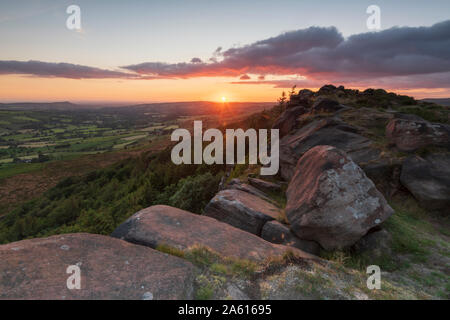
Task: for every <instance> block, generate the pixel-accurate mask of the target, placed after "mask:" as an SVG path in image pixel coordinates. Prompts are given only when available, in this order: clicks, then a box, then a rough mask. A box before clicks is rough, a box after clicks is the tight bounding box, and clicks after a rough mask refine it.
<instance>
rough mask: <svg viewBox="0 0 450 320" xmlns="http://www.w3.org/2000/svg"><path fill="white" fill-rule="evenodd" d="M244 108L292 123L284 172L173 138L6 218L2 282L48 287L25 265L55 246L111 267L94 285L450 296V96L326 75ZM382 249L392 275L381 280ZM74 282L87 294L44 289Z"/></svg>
mask: <svg viewBox="0 0 450 320" xmlns="http://www.w3.org/2000/svg"><path fill="white" fill-rule="evenodd" d="M137 108H141V106H139V107H137ZM263 109H265V108H263ZM168 112H169V111H168ZM230 119H231V118H230ZM230 119H229V122H228V123H227V124H226V125H224V126H223V127H222V129H224V128H225V127H226V128H238V127H239V128H255V129H262V128H265V129H271V128H276V129H279V130H280V137H281V140H280V171H279V173H278V174H277V175H276V176H273V177H266V176H260V175H259V169H260V165H245V164H242V165H241V164H240V165H213V166H208V165H196V166H190V165H181V166H176V165H174V164H173V163H172V162H171V161H170V148H167V149H165V150H163V151H157V152H155V151H154V150H151V151H148V152H143V153H140V154H139V156H137V157H132V158H129V159H123V160H121V161H120V162H119V163H116V164H113V165H111V166H108V167H106V168H98V169H96V170H95V171H92V172H89V173H87V172H86V174H83V175H77V176H70V177H67V178H65V179H64V180H62V181H60V182H59V183H58V184H57V185H56V186H55V187H53V188H50V189H49V190H48V191H46V192H45V193H43V194H42V195H39V196H37V197H36V198H34V199H32V200H30V201H28V202H26V203H24V204H22V205H20V206H19V207H17V208H15V209H14V210H12V211H10V212H9V213H8V214H6V215H5V216H4V217H3V218H2V219H1V220H0V243H3V244H4V245H2V246H0V255H1V257H2V259H0V271H1V272H10V273H13V274H15V276H14V279H13V280H12V282H11V283H14V286H11V284H10V282H8V281H4V280H1V279H0V289H3V290H0V292H6V293H0V297H18V296H26V297H33V296H35V295H36V293H33V292H32V291H31V290H30V284H29V283H32V284H33V283H34V282H33V281H36V283H37V281H39V279H37V278H33V277H32V276H31V278H29V279H28V280H27V281H23V280H21V279H22V278H21V276H20V274H17V271H15V270H17V268H19V267H26V268H31V269H32V270H34V272H35V273H36V274H39V273H40V272H42V271H43V270H42V269H40V268H41V267H40V266H39V265H36V264H35V263H34V262H35V261H36V259H39V258H42V257H43V259H44V260H45V261H48V262H49V263H50V264H51V265H52V268H54V270H55V272H57V271H56V270H58V268H59V264H62V265H64V263H69V261H71V260H72V259H73V258H74V257H83V259H84V260H83V264H82V265H83V266H84V267H86V268H88V269H89V270H91V273H90V274H89V277H91V279H92V281H94V279H96V278H99V279H102V280H103V282H102V283H103V284H99V285H98V286H96V287H92V288H88V289H89V290H91V293H92V295H93V296H94V297H96V298H132V299H136V298H138V299H139V298H146V297H149V296H151V297H152V298H155V299H193V298H196V299H230V298H231V299H249V298H251V299H449V298H450V281H449V280H450V272H449V269H448V265H450V261H449V250H450V248H449V244H450V242H449V237H450V232H449V230H450V221H449V216H448V208H449V207H450V172H449V171H448V168H450V126H449V123H450V108H448V107H445V106H442V105H438V104H435V103H431V102H424V101H417V100H415V99H413V98H411V97H407V96H400V95H396V94H394V93H389V92H386V91H385V90H382V89H376V90H375V89H368V90H365V91H363V92H360V91H358V90H350V89H345V88H344V87H342V86H341V87H335V86H332V85H327V86H324V87H322V88H321V89H320V90H318V91H317V92H312V91H310V90H306V89H305V90H300V92H298V93H296V94H294V95H292V96H291V97H290V100H289V101H287V102H285V103H280V104H279V105H277V106H275V107H273V108H271V109H265V110H263V111H261V112H259V113H256V114H253V115H251V116H248V117H245V119H238V120H237V119H233V121H231V120H230ZM86 233H91V234H100V235H103V236H99V235H90V234H86ZM108 235H110V236H108ZM44 237H49V238H45V239H34V238H44ZM113 238H114V239H113ZM23 239H34V240H23ZM21 240H22V241H21ZM17 241H18V242H17ZM66 247H69V248H70V250H66V249H64V248H66ZM14 248H23V250H22V249H18V250H17V252H16V251H14V250H13V249H14ZM72 249H73V250H72ZM88 251H89V252H90V253H89V254H86V252H88ZM161 253H164V255H163V254H161ZM55 254H61V259H60V260H58V261H55V260H53V258H52V257H53V256H54V255H55ZM121 256H123V257H125V258H124V259H125V260H126V261H127V262H128V261H130V263H131V264H130V266H129V268H130V269H129V270H128V269H124V267H123V265H124V262H123V261H122V260H120V258H118V257H121ZM153 256H154V257H155V258H154V259H151V258H150V257H153ZM17 257H19V258H20V259H18V260H17ZM138 257H139V258H138ZM146 257H148V258H146ZM157 257H158V258H157ZM163 257H164V258H163ZM8 261H22V262H21V263H22V264H18V265H14V266H12V264H9V263H8ZM14 263H16V262H14ZM101 264H108V265H111V272H110V274H111V276H110V275H107V274H105V273H102V270H101V268H100V266H101ZM370 265H377V266H379V267H380V269H381V271H382V276H381V277H382V286H381V289H380V290H370V289H369V288H368V287H367V286H366V280H367V274H366V268H367V267H368V266H370ZM61 267H62V266H61ZM127 268H128V267H127ZM152 268H154V270H157V271H155V272H157V274H158V275H159V276H158V277H156V276H155V277H154V278H153V277H148V278H145V281H144V282H145V286H146V288H145V290H144V289H142V290H141V289H136V290H135V289H133V288H134V281H136V280H130V278H129V277H130V274H135V273H136V272H138V271H137V270H147V269H149V270H150V269H152ZM127 270H128V271H127ZM133 270H134V271H133ZM139 272H142V271H139ZM112 274H114V276H112ZM62 277H63V276H61V279H62ZM56 278H57V277H56ZM52 279H53V278H52ZM133 279H135V278H133ZM52 281H57V280H52ZM55 283H57V282H55ZM113 283H123V287H122V288H121V290H118V291H117V290H109V288H111V287H112V286H114V284H113ZM52 288H53V287H52ZM105 288H106V289H105ZM52 290H53V289H52ZM116 291H117V294H116V293H111V292H116ZM141 291H142V292H141ZM61 292H63V293H64V296H67V297H71V298H86V297H87V296H86V294H87V293H86V290H82V291H81V293H80V295H79V296H77V295H76V294H75V295H74V294H73V293H68V292H67V289H65V288H63V289H61V291H58V290H56V289H55V290H54V291H49V292H42V294H44V296H45V297H49V298H55V297H58V296H60V295H61V294H62V293H61ZM105 292H107V293H105ZM8 293H10V294H9V295H8ZM2 294H3V295H2Z"/></svg>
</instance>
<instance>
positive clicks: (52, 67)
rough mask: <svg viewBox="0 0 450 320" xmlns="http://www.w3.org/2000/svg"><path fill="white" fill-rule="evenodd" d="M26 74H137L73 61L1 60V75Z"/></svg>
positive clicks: (71, 76)
mask: <svg viewBox="0 0 450 320" xmlns="http://www.w3.org/2000/svg"><path fill="white" fill-rule="evenodd" d="M5 74H24V75H32V76H38V77H58V78H68V79H106V78H133V77H135V75H132V74H129V73H125V72H120V71H110V70H105V69H99V68H93V67H87V66H82V65H78V64H71V63H52V62H42V61H33V60H30V61H14V60H10V61H0V75H5Z"/></svg>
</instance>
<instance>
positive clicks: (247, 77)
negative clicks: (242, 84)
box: [239, 74, 251, 80]
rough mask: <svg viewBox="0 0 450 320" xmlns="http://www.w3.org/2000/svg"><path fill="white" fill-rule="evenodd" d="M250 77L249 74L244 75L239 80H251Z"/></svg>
mask: <svg viewBox="0 0 450 320" xmlns="http://www.w3.org/2000/svg"><path fill="white" fill-rule="evenodd" d="M250 79H251V78H250V76H249V75H248V74H243V75H242V76H240V78H239V80H250Z"/></svg>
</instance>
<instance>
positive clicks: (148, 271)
mask: <svg viewBox="0 0 450 320" xmlns="http://www.w3.org/2000/svg"><path fill="white" fill-rule="evenodd" d="M73 265H76V266H78V267H79V268H80V269H79V270H80V275H81V288H80V289H71V290H70V289H68V287H67V282H68V278H69V277H70V276H71V274H72V273H73V272H74V271H73V270H70V269H69V271H70V272H71V273H66V271H67V269H68V267H69V266H73ZM195 274H196V268H195V267H194V266H193V265H192V264H191V263H189V262H187V261H185V260H183V259H180V258H177V257H173V256H169V255H167V254H163V253H161V252H158V251H156V250H153V249H150V248H146V247H143V246H137V245H134V244H131V243H128V242H125V241H122V240H118V239H114V238H110V237H106V236H101V235H93V234H83V233H80V234H65V235H58V236H53V237H49V238H44V239H32V240H23V241H19V242H13V243H10V244H6V245H2V246H0V299H52V300H53V299H192V298H193V291H194V290H193V284H194V278H195Z"/></svg>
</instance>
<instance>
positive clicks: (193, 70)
mask: <svg viewBox="0 0 450 320" xmlns="http://www.w3.org/2000/svg"><path fill="white" fill-rule="evenodd" d="M122 69H123V70H125V71H124V72H123V71H110V70H104V69H99V68H93V67H87V66H81V65H74V64H69V63H48V62H40V61H27V62H21V61H0V74H26V75H34V76H41V77H63V78H71V79H97V78H127V79H145V80H147V79H148V80H150V79H163V78H164V79H179V78H193V77H240V78H241V80H247V81H240V82H237V83H246V84H252V83H253V84H261V83H265V84H273V85H276V86H284V85H286V86H287V87H291V86H292V85H293V84H297V86H299V87H300V86H303V87H306V86H321V85H322V84H323V83H330V82H334V83H343V84H355V85H357V84H358V83H359V84H360V85H363V84H369V85H373V86H384V85H385V84H387V85H388V86H389V87H391V88H392V85H391V84H395V85H396V86H398V87H410V88H413V87H419V86H420V87H422V88H432V87H439V88H444V87H449V86H450V85H449V84H450V76H449V75H450V20H447V21H444V22H441V23H437V24H435V25H432V26H429V27H395V28H391V29H387V30H383V31H379V32H368V33H362V34H357V35H353V36H350V37H348V38H344V37H343V36H342V34H341V33H340V32H339V31H338V30H337V29H336V28H334V27H329V28H323V27H310V28H307V29H301V30H296V31H290V32H286V33H283V34H281V35H278V36H276V37H272V38H268V39H265V40H261V41H257V42H254V43H252V44H249V45H245V46H240V47H233V48H230V49H228V50H225V49H223V48H221V47H219V48H217V49H216V50H215V51H214V52H213V54H212V57H211V58H210V59H209V60H205V61H202V60H201V59H200V58H193V59H191V60H190V62H181V63H165V62H144V63H140V64H135V65H128V66H124V67H122ZM253 74H254V75H258V78H257V79H258V80H257V81H251V79H250V76H249V75H253ZM268 75H277V76H278V77H276V78H277V79H279V78H280V76H282V77H283V76H286V78H287V76H289V78H298V79H301V78H304V79H305V80H295V81H293V80H281V81H279V80H277V81H270V80H267V79H270V78H271V77H268ZM299 75H300V76H302V77H300V78H299V77H297V76H299ZM292 76H295V77H292ZM247 77H248V78H247Z"/></svg>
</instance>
